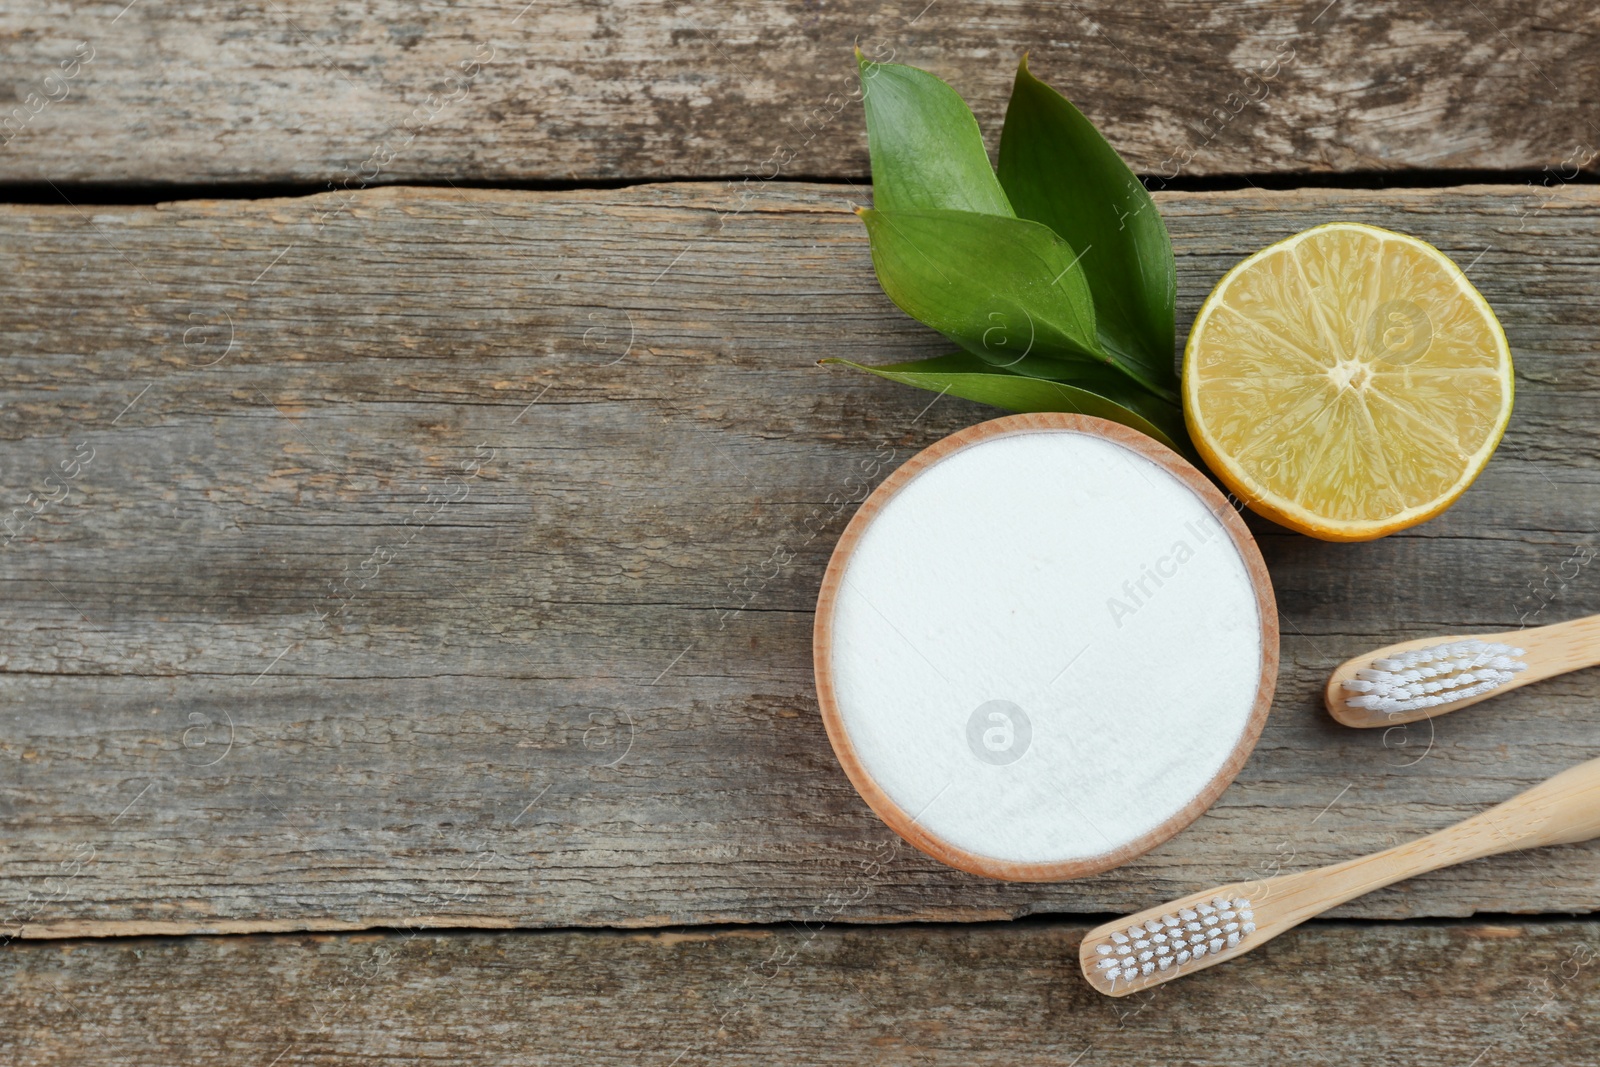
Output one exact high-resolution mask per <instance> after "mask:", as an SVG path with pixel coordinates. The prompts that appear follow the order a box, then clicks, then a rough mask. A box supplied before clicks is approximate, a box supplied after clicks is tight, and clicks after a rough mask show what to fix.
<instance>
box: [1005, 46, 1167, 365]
mask: <svg viewBox="0 0 1600 1067" xmlns="http://www.w3.org/2000/svg"><path fill="white" fill-rule="evenodd" d="M1000 184H1001V185H1002V186H1004V187H1005V191H1006V195H1007V197H1008V198H1009V200H1010V202H1011V206H1012V207H1013V208H1014V209H1015V211H1016V213H1017V215H1018V216H1020V217H1021V218H1024V219H1032V220H1033V221H1035V222H1040V223H1043V224H1044V225H1046V226H1048V227H1050V228H1051V229H1052V230H1054V231H1055V232H1056V233H1057V234H1059V235H1060V236H1061V237H1062V238H1063V239H1064V240H1066V241H1067V242H1068V243H1069V244H1071V245H1072V247H1073V248H1077V249H1081V250H1082V252H1083V265H1084V268H1085V271H1086V273H1087V274H1088V277H1089V286H1090V288H1091V290H1093V292H1094V302H1095V308H1096V310H1097V311H1098V313H1099V328H1100V332H1101V340H1102V345H1103V347H1105V348H1107V349H1108V350H1110V351H1112V352H1114V353H1116V354H1118V355H1119V356H1121V357H1122V358H1123V359H1127V360H1133V361H1136V362H1138V363H1139V364H1140V365H1141V366H1142V367H1143V368H1144V369H1145V371H1146V373H1147V374H1148V375H1149V376H1150V377H1151V378H1152V379H1153V380H1154V381H1155V382H1157V383H1159V384H1160V385H1161V386H1163V387H1165V388H1167V389H1170V388H1171V387H1173V386H1175V385H1176V383H1177V374H1176V371H1175V370H1174V367H1173V352H1174V333H1173V303H1174V294H1175V292H1176V281H1175V275H1174V271H1173V265H1172V241H1171V239H1170V238H1169V237H1168V236H1167V227H1166V224H1165V223H1163V222H1162V221H1161V213H1160V212H1159V211H1157V210H1156V206H1155V202H1154V201H1152V200H1151V199H1150V194H1149V193H1148V192H1146V191H1145V187H1144V185H1143V183H1141V182H1140V181H1139V179H1138V178H1137V177H1135V176H1134V173H1133V171H1131V170H1129V169H1128V165H1127V164H1126V163H1124V162H1123V161H1122V157H1121V156H1119V155H1117V151H1116V149H1114V148H1112V147H1111V145H1110V144H1108V143H1107V142H1106V139H1105V138H1104V137H1102V136H1100V131H1099V130H1096V129H1095V128H1094V124H1093V123H1092V122H1090V121H1089V120H1088V119H1086V118H1084V116H1083V115H1082V113H1081V112H1079V111H1078V109H1077V108H1075V107H1073V106H1072V105H1071V104H1070V103H1068V102H1067V100H1066V99H1065V98H1064V97H1063V96H1062V95H1061V94H1060V93H1058V92H1056V91H1055V90H1054V89H1052V88H1050V87H1049V86H1048V85H1046V84H1044V83H1043V82H1041V81H1039V80H1038V79H1037V78H1035V77H1034V76H1033V75H1032V74H1031V73H1029V71H1028V60H1027V57H1026V56H1024V57H1023V60H1022V63H1021V65H1020V66H1019V67H1018V68H1017V80H1016V83H1015V85H1014V86H1013V87H1012V90H1011V103H1010V106H1009V107H1007V109H1006V124H1005V129H1004V130H1003V132H1002V133H1001V136H1000Z"/></svg>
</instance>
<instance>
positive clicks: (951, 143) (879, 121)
mask: <svg viewBox="0 0 1600 1067" xmlns="http://www.w3.org/2000/svg"><path fill="white" fill-rule="evenodd" d="M856 56H857V59H858V61H859V63H860V66H861V90H862V94H863V96H862V98H863V101H864V103H865V105H866V111H867V147H868V150H869V151H870V153H871V155H872V201H873V204H874V205H876V206H877V207H879V208H881V209H883V210H885V211H917V210H923V209H928V208H948V209H950V210H953V211H976V212H979V213H981V214H987V215H1005V216H1010V215H1012V211H1011V205H1010V203H1008V202H1007V201H1006V194H1005V192H1004V190H1002V189H1001V188H1000V181H999V179H997V178H996V177H995V173H994V168H993V167H991V166H990V165H989V153H988V152H987V151H986V150H985V149H984V147H983V136H982V135H981V134H980V133H979V132H978V122H977V120H976V119H974V118H973V117H972V112H971V110H970V109H968V107H967V105H966V102H965V101H963V100H962V99H961V97H960V95H959V94H957V93H956V91H955V90H954V89H952V88H950V86H948V85H946V84H945V83H944V82H942V81H940V80H939V79H938V78H936V77H934V76H933V75H932V74H929V73H928V72H927V71H924V70H918V69H917V68H915V67H906V66H902V65H900V64H898V63H872V62H869V61H868V60H867V59H866V58H865V57H863V56H862V55H861V52H860V50H859V49H858V50H857V51H856Z"/></svg>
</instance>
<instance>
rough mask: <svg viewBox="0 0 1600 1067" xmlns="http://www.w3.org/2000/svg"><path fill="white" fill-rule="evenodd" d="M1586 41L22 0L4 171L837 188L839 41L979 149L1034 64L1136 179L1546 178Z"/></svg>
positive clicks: (1015, 21)
mask: <svg viewBox="0 0 1600 1067" xmlns="http://www.w3.org/2000/svg"><path fill="white" fill-rule="evenodd" d="M1593 31H1594V19H1593V12H1592V11H1591V10H1590V7H1589V5H1587V4H1584V3H1581V2H1578V0H1560V2H1556V3H1537V4H1536V3H1531V2H1528V0H1483V2H1482V3H1473V4H1458V3H1451V2H1446V0H1429V2H1428V3H1424V4H1416V3H1403V2H1401V0H1377V2H1367V3H1361V4H1340V3H1337V2H1335V3H1329V2H1327V0H1246V2H1235V3H1229V4H1214V3H1210V2H1207V0H1139V2H1136V3H1117V2H1113V0H1092V2H1085V3H1074V4H1055V3H1047V2H1044V0H983V2H980V3H976V4H929V3H926V2H925V0H903V2H896V3H891V4H888V5H883V4H875V3H868V2H865V0H847V2H844V3H833V4H820V3H816V2H814V0H789V2H786V3H770V2H761V0H741V2H739V3H733V4H729V3H721V4H682V3H666V2H661V0H651V2H643V3H639V2H620V0H604V2H600V3H594V2H589V0H554V2H548V3H538V4H524V3H523V2H522V0H513V2H510V3H474V4H460V5H457V4H451V5H449V6H447V7H441V8H436V9H435V8H431V7H423V8H419V7H418V6H417V5H414V4H407V3H402V2H400V0H370V2H368V3H364V4H360V5H353V6H352V5H339V6H333V7H330V6H328V5H326V4H322V3H316V2H314V0H283V2H282V3H278V2H269V3H267V4H265V5H263V4H258V3H254V2H234V3H224V4H216V5H208V6H206V7H205V8H204V9H203V10H195V9H192V8H190V7H187V6H184V5H180V4H174V3H170V2H168V0H138V2H136V3H134V4H128V5H126V6H124V5H123V4H122V3H110V4H106V5H102V6H100V7H97V8H91V9H84V8H82V7H81V6H77V5H70V4H66V3H63V2H62V0H18V2H13V3H9V4H7V5H5V9H4V10H3V11H0V68H3V69H5V70H7V71H10V72H12V76H11V77H10V78H8V79H7V82H6V85H5V86H4V88H3V89H0V94H4V96H3V97H0V105H3V106H0V141H4V142H6V150H5V151H4V152H0V180H23V181H44V180H47V179H48V180H52V181H57V182H59V181H62V180H74V181H90V182H127V181H135V182H206V181H292V182H317V183H321V182H327V181H331V182H338V183H341V184H343V183H349V185H351V186H360V185H363V184H366V183H371V182H383V183H393V182H403V181H418V180H433V181H444V180H450V181H458V182H459V181H462V180H464V179H482V180H502V181H503V180H529V179H542V180H550V179H557V180H560V179H594V178H663V177H728V176H732V177H734V178H736V179H737V178H740V177H742V176H745V175H753V176H759V177H763V178H767V177H771V176H773V175H774V174H775V173H777V174H781V175H782V176H783V177H786V178H789V177H811V178H818V177H834V178H839V177H849V178H857V177H859V176H862V175H865V174H866V172H867V165H866V151H865V147H866V146H865V135H864V132H863V128H862V122H861V119H860V112H859V105H858V104H857V103H856V101H855V100H854V99H853V98H852V96H851V94H852V92H853V91H854V90H855V73H854V63H853V59H852V55H851V46H852V44H853V43H860V44H861V45H862V46H863V47H864V48H865V49H866V50H867V51H868V52H869V53H870V54H872V55H874V56H877V57H881V58H891V57H892V58H894V59H897V60H900V61H904V62H911V63H916V64H919V65H922V66H926V67H928V68H930V69H933V70H935V71H937V72H938V73H940V74H942V75H944V76H946V77H947V78H948V79H950V80H951V81H952V82H953V83H954V84H955V85H956V86H957V87H958V88H959V89H960V90H961V91H962V92H963V93H965V94H967V95H968V96H969V97H970V98H971V99H972V100H973V102H974V106H975V108H976V109H977V111H978V113H979V115H980V117H981V118H982V119H983V121H984V122H985V123H986V125H987V126H988V129H989V132H990V134H991V136H994V135H996V134H997V133H998V127H999V119H1000V116H1001V115H1002V114H1003V111H1004V101H1005V98H1006V94H1007V93H1008V91H1009V87H1010V71H1011V68H1012V66H1013V64H1014V63H1015V62H1016V59H1017V57H1018V56H1019V55H1021V54H1022V53H1023V52H1025V51H1029V52H1031V53H1032V55H1033V61H1034V68H1035V70H1037V71H1038V72H1040V73H1041V74H1042V75H1043V76H1045V77H1047V78H1048V79H1050V80H1051V81H1052V82H1053V83H1054V84H1056V85H1058V86H1060V87H1061V88H1062V89H1063V91H1065V92H1067V93H1068V95H1070V96H1071V97H1073V98H1074V99H1075V100H1076V101H1077V102H1078V103H1080V104H1081V105H1082V106H1083V108H1084V110H1085V111H1086V113H1088V114H1089V115H1090V116H1091V117H1092V118H1094V119H1095V120H1096V121H1097V122H1099V123H1101V124H1102V125H1103V126H1104V128H1105V129H1106V131H1107V133H1108V135H1109V136H1110V138H1111V140H1112V142H1113V143H1114V144H1115V145H1116V146H1117V147H1118V148H1119V149H1120V150H1121V151H1122V152H1123V153H1124V154H1125V155H1126V156H1127V157H1128V158H1129V160H1130V161H1131V162H1132V163H1133V165H1134V167H1135V169H1136V170H1138V171H1139V172H1140V173H1142V174H1151V175H1163V176H1170V175H1177V174H1183V175H1186V176H1194V175H1206V174H1218V173H1224V174H1255V173H1260V172H1264V171H1271V172H1302V171H1312V172H1328V171H1351V170H1384V171H1387V170H1402V171H1403V170H1406V169H1409V168H1416V167H1468V168H1502V169H1503V168H1512V169H1528V170H1535V171H1537V170H1538V169H1539V168H1541V167H1545V166H1549V167H1552V168H1554V170H1555V171H1559V172H1561V173H1567V174H1570V173H1571V172H1572V171H1573V168H1574V167H1575V166H1582V165H1586V164H1588V163H1592V161H1593V159H1594V155H1595V146H1596V145H1597V144H1600V132H1597V130H1600V103H1597V100H1596V97H1595V94H1594V92H1593V88H1594V86H1595V85H1596V84H1597V83H1600V54H1597V53H1596V51H1595V49H1594V48H1593ZM7 119H9V121H10V123H11V124H10V125H9V126H4V125H3V124H4V122H5V121H6V120H7ZM347 187H348V186H347Z"/></svg>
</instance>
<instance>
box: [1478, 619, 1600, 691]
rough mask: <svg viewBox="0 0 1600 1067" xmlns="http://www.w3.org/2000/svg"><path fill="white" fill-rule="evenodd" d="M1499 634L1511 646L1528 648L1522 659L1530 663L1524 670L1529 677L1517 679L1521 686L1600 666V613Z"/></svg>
mask: <svg viewBox="0 0 1600 1067" xmlns="http://www.w3.org/2000/svg"><path fill="white" fill-rule="evenodd" d="M1497 636H1498V638H1499V639H1500V640H1501V641H1503V642H1505V643H1506V644H1508V645H1520V646H1522V648H1524V649H1525V650H1526V651H1525V654H1524V655H1523V657H1522V658H1523V660H1524V661H1525V662H1526V663H1527V664H1528V669H1527V670H1526V671H1525V672H1523V673H1524V674H1526V675H1527V677H1526V678H1521V677H1519V678H1517V679H1515V681H1516V683H1517V684H1518V685H1527V684H1528V683H1529V682H1537V681H1542V680H1544V679H1545V678H1554V677H1555V676H1556V675H1558V674H1566V673H1567V672H1568V671H1576V670H1581V669H1583V668H1584V667H1595V666H1600V615H1587V616H1585V617H1583V618H1581V619H1568V620H1567V621H1566V622H1557V623H1551V624H1550V625H1549V626H1535V627H1533V628H1532V629H1529V630H1510V631H1507V632H1506V633H1503V634H1499V635H1497Z"/></svg>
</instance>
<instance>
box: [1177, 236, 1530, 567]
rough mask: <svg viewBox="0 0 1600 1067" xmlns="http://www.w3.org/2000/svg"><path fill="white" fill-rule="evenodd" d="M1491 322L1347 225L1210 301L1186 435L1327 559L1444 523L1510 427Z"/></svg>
mask: <svg viewBox="0 0 1600 1067" xmlns="http://www.w3.org/2000/svg"><path fill="white" fill-rule="evenodd" d="M1511 398H1512V373H1511V350H1510V348H1509V346H1508V345H1507V344H1506V338H1505V333H1504V331H1503V330H1501V328H1500V323H1499V322H1498V321H1497V320H1496V319H1495V317H1494V312H1493V311H1491V310H1490V308H1489V305H1488V303H1487V302H1486V301H1485V300H1484V299H1483V297H1482V295H1480V294H1479V292H1478V291H1477V290H1476V289H1475V288H1473V286H1472V283H1471V282H1469V281H1468V280H1467V277H1466V275H1464V274H1463V273H1462V272H1461V270H1460V269H1459V268H1458V267H1457V266H1456V265H1455V264H1454V263H1453V262H1451V261H1450V259H1449V258H1448V257H1447V256H1445V255H1444V253H1442V252H1440V251H1439V250H1438V249H1436V248H1434V247H1433V246H1432V245H1429V244H1427V243H1426V242H1424V241H1419V240H1418V239H1416V238H1415V237H1409V236H1407V235H1405V234H1400V233H1394V232H1392V231H1390V230H1384V229H1380V228H1378V227H1376V226H1367V225H1363V224H1360V223H1348V222H1336V223H1330V224H1328V225H1326V226H1318V227H1316V228H1315V229H1311V230H1306V231H1305V232H1304V233H1300V234H1296V235H1295V236H1293V237H1290V238H1288V239H1287V240H1284V241H1280V242H1279V243H1277V244H1275V245H1272V246H1270V247H1268V248H1265V249H1263V250H1261V251H1260V252H1257V253H1256V254H1255V255H1253V256H1251V257H1250V258H1249V259H1246V260H1245V261H1244V262H1242V263H1240V264H1239V265H1238V266H1236V267H1234V268H1233V270H1231V271H1229V272H1228V273H1227V275H1226V276H1224V277H1223V279H1222V281H1220V282H1218V283H1217V287H1216V288H1215V289H1214V290H1212V293H1211V295H1210V296H1209V297H1208V298H1207V299H1206V302H1205V304H1204V306H1202V307H1201V309H1200V314H1199V315H1198V316H1197V317H1196V319H1195V323H1194V328H1193V330H1192V331H1191V332H1190V334H1189V343H1188V346H1187V347H1186V349H1185V352H1184V365H1183V407H1184V418H1185V420H1186V422H1187V423H1188V428H1189V434H1190V436H1191V437H1192V438H1193V440H1194V443H1195V446H1196V448H1198V449H1199V451H1200V454H1201V456H1202V457H1204V459H1205V460H1206V462H1207V463H1208V464H1209V465H1210V466H1211V469H1212V471H1213V472H1214V473H1215V474H1216V475H1217V476H1218V477H1219V478H1220V479H1222V481H1223V482H1224V483H1225V484H1226V485H1227V486H1228V487H1229V488H1230V489H1232V490H1233V492H1234V493H1235V494H1236V495H1237V496H1238V497H1239V498H1240V499H1241V500H1243V501H1244V503H1245V504H1246V505H1248V506H1249V507H1250V508H1251V509H1252V510H1254V511H1256V512H1258V513H1260V514H1262V515H1265V516H1266V517H1268V518H1270V519H1272V520H1274V521H1275V522H1278V523H1281V524H1282V525H1284V526H1287V527H1289V528H1290V529H1293V530H1298V531H1299V532H1301V533H1304V534H1309V535H1311V536H1313V537H1320V538H1323V539H1324V540H1329V541H1365V540H1370V539H1372V538H1375V537H1382V536H1384V535H1385V534H1390V533H1394V532H1395V531H1397V530H1402V529H1405V528H1406V527H1408V526H1413V525H1415V524H1416V523H1419V522H1422V521H1424V520H1426V519H1429V518H1432V517H1433V516H1434V515H1437V514H1438V513H1439V512H1441V511H1443V510H1444V509H1445V508H1447V507H1449V506H1450V504H1451V503H1453V502H1454V501H1455V499H1456V498H1457V497H1459V496H1460V495H1461V494H1462V493H1463V492H1465V491H1466V488H1467V486H1469V485H1471V484H1472V480H1473V479H1474V478H1476V477H1477V476H1478V473H1479V472H1480V471H1482V470H1483V468H1484V466H1485V465H1487V463H1488V462H1489V457H1490V456H1491V455H1492V454H1493V453H1494V449H1495V446H1496V445H1497V444H1499V443H1500V437H1501V435H1502V434H1504V433H1505V428H1506V422H1507V421H1508V420H1509V419H1510V417H1511Z"/></svg>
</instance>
